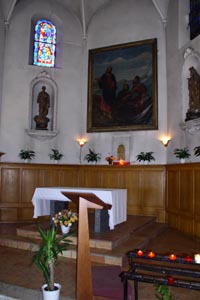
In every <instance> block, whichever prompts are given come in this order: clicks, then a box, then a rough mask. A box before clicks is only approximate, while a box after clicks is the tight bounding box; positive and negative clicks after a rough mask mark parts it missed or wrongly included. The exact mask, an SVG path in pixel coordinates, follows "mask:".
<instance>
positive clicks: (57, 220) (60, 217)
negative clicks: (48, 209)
mask: <svg viewBox="0 0 200 300" xmlns="http://www.w3.org/2000/svg"><path fill="white" fill-rule="evenodd" d="M77 221H78V215H77V213H75V212H72V211H71V210H68V209H64V210H62V211H60V212H59V213H57V214H55V216H54V218H53V222H54V224H55V226H57V225H64V226H72V223H75V222H77Z"/></svg>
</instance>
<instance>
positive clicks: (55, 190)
mask: <svg viewBox="0 0 200 300" xmlns="http://www.w3.org/2000/svg"><path fill="white" fill-rule="evenodd" d="M62 192H80V193H93V194H95V195H96V196H97V197H99V198H100V199H101V200H102V201H103V202H105V203H107V204H111V205H112V208H111V209H110V210H108V215H109V227H110V230H112V229H114V227H115V225H117V224H120V223H122V222H125V221H126V220H127V190H126V189H98V188H71V187H63V188H62V187H42V188H36V189H35V191H34V194H33V197H32V203H33V206H34V215H33V218H37V217H39V216H46V215H50V207H51V205H50V204H51V201H70V199H68V198H67V197H66V196H64V195H63V194H62Z"/></svg>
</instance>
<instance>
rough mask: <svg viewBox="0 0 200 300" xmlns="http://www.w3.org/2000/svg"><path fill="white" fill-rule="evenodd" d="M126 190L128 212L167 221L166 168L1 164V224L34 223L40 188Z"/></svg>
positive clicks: (155, 166) (157, 166)
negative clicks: (35, 193)
mask: <svg viewBox="0 0 200 300" xmlns="http://www.w3.org/2000/svg"><path fill="white" fill-rule="evenodd" d="M48 186H59V187H91V188H93V187H94V188H122V189H123V188H125V189H127V192H128V198H127V201H128V203H127V207H128V211H127V213H128V214H130V215H134V214H137V215H146V216H156V217H157V220H158V221H159V222H165V166H163V165H148V166H144V165H130V166H112V165H52V164H34V163H30V164H24V163H21V164H18V163H0V221H1V222H16V221H31V220H32V216H33V206H32V203H31V199H32V196H33V193H34V190H35V188H36V187H48Z"/></svg>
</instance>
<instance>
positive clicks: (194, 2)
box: [189, 0, 200, 40]
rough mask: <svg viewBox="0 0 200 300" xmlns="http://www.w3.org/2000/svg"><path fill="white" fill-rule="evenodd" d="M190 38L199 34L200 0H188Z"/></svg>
mask: <svg viewBox="0 0 200 300" xmlns="http://www.w3.org/2000/svg"><path fill="white" fill-rule="evenodd" d="M189 24H190V39H191V40H192V39H194V38H195V37H196V36H198V35H199V34H200V0H190V21H189Z"/></svg>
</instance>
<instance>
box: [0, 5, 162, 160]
mask: <svg viewBox="0 0 200 300" xmlns="http://www.w3.org/2000/svg"><path fill="white" fill-rule="evenodd" d="M38 14H39V15H40V16H44V17H49V18H50V19H53V21H55V22H57V23H58V25H59V26H60V27H61V28H62V32H61V49H62V51H61V68H57V69H47V72H49V74H50V75H51V77H52V79H53V80H54V81H55V82H56V83H57V85H58V117H57V121H58V124H57V128H58V130H59V135H58V136H57V137H55V138H53V139H51V140H45V141H44V140H38V139H35V138H32V137H30V136H28V135H27V134H26V132H25V129H27V128H28V124H29V120H28V116H29V92H30V91H29V85H30V83H31V81H32V80H33V79H34V78H35V76H37V75H38V74H39V73H40V72H41V68H39V67H35V66H30V65H28V61H29V41H30V26H31V18H32V17H33V16H34V15H38ZM87 37H88V40H87V42H85V41H82V36H81V28H80V24H79V22H78V20H77V18H76V17H75V16H74V15H72V14H70V13H69V12H68V11H67V10H65V9H64V8H63V7H59V6H56V5H55V4H54V2H53V1H51V2H49V1H47V0H42V1H41V0H34V1H31V0H26V1H23V0H22V1H21V2H20V4H19V5H18V6H17V8H16V9H15V11H14V15H13V16H12V19H11V23H10V27H9V32H8V38H7V43H6V51H5V53H6V55H5V70H4V82H3V100H2V109H1V119H2V122H1V128H0V141H1V144H0V146H1V149H0V150H1V151H4V152H6V155H5V156H3V158H2V160H4V161H19V158H18V153H19V151H20V149H21V148H24V147H30V148H31V149H33V150H35V151H36V159H35V160H34V162H49V159H48V153H49V151H50V149H51V148H55V147H56V148H58V149H59V150H60V151H61V152H62V153H63V154H64V158H63V160H62V161H63V162H64V163H78V162H79V147H78V145H77V143H76V141H75V139H76V138H77V137H78V136H83V135H84V136H86V137H87V138H88V143H87V144H86V146H84V148H83V156H84V155H85V153H86V152H87V151H88V148H89V147H93V148H94V149H95V150H96V151H97V152H100V153H101V154H102V160H101V162H100V163H101V164H105V163H106V162H105V160H104V157H105V156H107V154H108V153H111V152H112V138H113V136H120V135H122V136H124V135H125V136H127V135H129V136H130V159H131V161H132V162H134V161H135V158H136V155H137V154H138V153H139V152H140V151H153V152H154V156H155V158H156V163H165V162H166V148H164V147H163V146H162V145H161V143H160V142H159V140H158V139H159V138H160V136H161V135H162V134H166V133H167V132H166V131H167V89H166V53H165V31H164V27H163V24H162V22H161V19H160V16H159V14H158V12H157V11H156V9H155V7H154V5H153V3H152V1H149V0H140V1H136V0H123V1H121V0H115V1H111V2H110V5H109V6H108V7H106V8H104V9H102V10H100V11H99V12H97V13H96V15H95V16H94V17H93V19H92V20H91V22H90V24H89V27H88V31H87ZM149 38H157V40H158V116H159V124H158V125H159V129H158V130H150V131H129V132H110V133H108V132H107V133H88V134H87V133H86V121H87V66H88V65H87V64H88V57H87V54H88V49H91V48H98V47H104V46H109V45H113V44H121V43H127V42H133V41H138V40H144V39H149Z"/></svg>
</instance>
